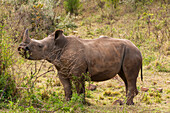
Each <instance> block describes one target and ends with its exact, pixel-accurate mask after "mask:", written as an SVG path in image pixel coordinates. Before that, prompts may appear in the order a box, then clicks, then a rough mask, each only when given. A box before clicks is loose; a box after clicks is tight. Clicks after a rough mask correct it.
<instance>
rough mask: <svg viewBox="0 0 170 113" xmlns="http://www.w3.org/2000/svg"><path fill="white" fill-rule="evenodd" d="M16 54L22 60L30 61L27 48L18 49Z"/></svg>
mask: <svg viewBox="0 0 170 113" xmlns="http://www.w3.org/2000/svg"><path fill="white" fill-rule="evenodd" d="M18 52H19V54H20V55H21V56H22V57H23V58H25V59H31V58H30V50H29V49H28V48H27V47H26V48H23V47H18Z"/></svg>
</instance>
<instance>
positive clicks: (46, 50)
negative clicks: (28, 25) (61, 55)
mask: <svg viewBox="0 0 170 113" xmlns="http://www.w3.org/2000/svg"><path fill="white" fill-rule="evenodd" d="M66 43H67V39H66V38H65V36H64V34H63V31H62V30H56V31H55V32H54V33H52V34H51V35H49V36H48V37H46V38H44V39H42V40H35V39H31V38H30V37H29V35H28V29H26V30H25V32H24V36H23V41H22V43H21V44H20V45H19V47H18V52H19V54H20V55H21V56H22V57H24V58H25V59H29V60H42V59H46V60H49V59H50V57H52V56H53V57H55V58H56V55H57V52H59V50H61V49H62V48H63V47H64V46H65V45H66ZM54 55H55V56H54Z"/></svg>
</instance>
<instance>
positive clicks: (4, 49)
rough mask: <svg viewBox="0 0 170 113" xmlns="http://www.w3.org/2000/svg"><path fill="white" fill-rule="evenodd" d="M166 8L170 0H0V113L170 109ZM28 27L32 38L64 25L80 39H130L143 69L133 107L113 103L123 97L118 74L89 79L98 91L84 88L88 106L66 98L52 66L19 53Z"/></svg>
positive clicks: (160, 110)
mask: <svg viewBox="0 0 170 113" xmlns="http://www.w3.org/2000/svg"><path fill="white" fill-rule="evenodd" d="M169 8H170V1H169V0H0V112H12V113H13V112H24V113H25V112H31V113H32V112H72V113H74V112H78V113H79V112H94V113H96V112H100V113H101V112H121V113H122V112H134V113H136V112H142V113H143V112H146V113H148V112H170V57H169V55H170V38H169V37H170V36H169V33H170V30H169V21H170V17H169V16H170V9H169ZM26 28H29V30H30V34H29V35H30V37H31V38H34V39H42V38H44V37H46V36H48V35H49V34H50V33H52V32H54V31H55V30H56V29H63V30H64V33H65V35H76V36H78V37H79V38H89V39H94V38H98V37H99V36H101V35H106V36H109V37H114V38H122V39H129V40H131V41H132V42H133V43H134V44H135V45H136V46H137V47H138V48H139V49H140V51H141V52H142V55H143V67H144V71H143V72H144V73H143V76H144V81H143V82H141V80H140V77H139V80H138V83H137V84H138V90H139V91H140V93H139V94H138V95H137V96H136V98H135V99H134V101H135V105H134V106H126V105H122V106H120V105H118V104H117V103H116V100H118V99H121V100H126V98H125V87H124V84H123V81H122V80H121V79H120V78H119V77H118V76H116V77H114V78H113V79H111V80H108V81H105V82H100V83H92V82H91V84H95V85H96V86H97V89H96V90H94V91H90V90H88V89H86V100H87V101H88V103H89V104H90V105H89V104H85V105H83V104H82V102H81V97H79V96H78V95H76V93H74V94H73V97H72V99H71V101H69V102H66V101H65V99H64V91H63V87H62V86H61V83H60V81H59V79H58V76H57V70H56V69H55V68H54V67H53V65H52V64H49V63H48V62H46V61H44V60H42V61H28V60H25V59H23V58H21V57H20V56H19V55H18V52H17V47H18V45H19V43H20V42H21V41H22V37H23V32H24V30H25V29H26ZM89 82H90V81H89ZM86 86H88V82H87V83H86ZM73 90H74V89H73ZM146 90H148V91H146ZM145 91H146V92H145Z"/></svg>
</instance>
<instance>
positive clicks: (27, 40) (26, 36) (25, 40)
mask: <svg viewBox="0 0 170 113" xmlns="http://www.w3.org/2000/svg"><path fill="white" fill-rule="evenodd" d="M30 41H31V39H30V37H29V36H28V29H26V30H25V32H24V36H23V42H26V43H29V42H30Z"/></svg>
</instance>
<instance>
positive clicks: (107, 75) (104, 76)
mask: <svg viewBox="0 0 170 113" xmlns="http://www.w3.org/2000/svg"><path fill="white" fill-rule="evenodd" d="M116 74H117V73H115V72H111V71H108V70H107V71H103V72H99V73H96V74H95V75H92V76H91V81H96V82H99V81H105V80H109V79H111V78H113V77H114V76H115V75H116Z"/></svg>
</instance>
